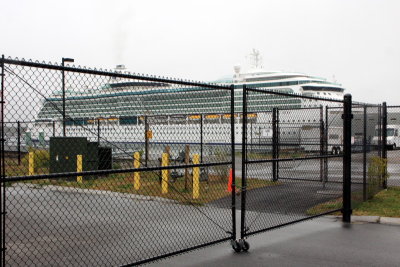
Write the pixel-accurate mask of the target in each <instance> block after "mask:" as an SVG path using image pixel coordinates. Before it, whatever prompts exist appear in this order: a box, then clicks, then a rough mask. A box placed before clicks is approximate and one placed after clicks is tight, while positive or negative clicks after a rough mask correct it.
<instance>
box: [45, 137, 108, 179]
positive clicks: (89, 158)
mask: <svg viewBox="0 0 400 267" xmlns="http://www.w3.org/2000/svg"><path fill="white" fill-rule="evenodd" d="M77 155H82V159H83V164H82V170H83V171H97V170H106V169H111V168H112V152H111V148H107V147H99V144H98V143H97V142H88V141H87V139H86V138H85V137H51V138H50V173H63V172H76V170H77V165H76V161H77V160H76V158H77Z"/></svg>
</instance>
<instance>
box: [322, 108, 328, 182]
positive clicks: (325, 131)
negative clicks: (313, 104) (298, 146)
mask: <svg viewBox="0 0 400 267" xmlns="http://www.w3.org/2000/svg"><path fill="white" fill-rule="evenodd" d="M328 113H329V108H328V106H325V129H324V149H325V155H328V124H329V123H328V118H329V115H328ZM327 181H328V158H324V182H323V186H324V188H325V184H326V182H327Z"/></svg>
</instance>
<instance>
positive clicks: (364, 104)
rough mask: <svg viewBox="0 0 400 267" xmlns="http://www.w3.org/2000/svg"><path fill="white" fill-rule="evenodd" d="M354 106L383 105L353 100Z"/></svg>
mask: <svg viewBox="0 0 400 267" xmlns="http://www.w3.org/2000/svg"><path fill="white" fill-rule="evenodd" d="M352 106H353V107H354V106H361V107H381V106H382V104H370V103H364V102H355V101H353V102H352Z"/></svg>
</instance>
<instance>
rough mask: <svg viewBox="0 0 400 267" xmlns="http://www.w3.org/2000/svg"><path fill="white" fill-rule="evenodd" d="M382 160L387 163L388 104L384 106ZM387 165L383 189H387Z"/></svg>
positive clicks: (384, 103)
mask: <svg viewBox="0 0 400 267" xmlns="http://www.w3.org/2000/svg"><path fill="white" fill-rule="evenodd" d="M382 158H383V159H384V160H385V161H386V162H387V106H386V102H383V104H382ZM386 173H387V163H386V167H385V170H384V174H383V177H384V179H383V183H382V187H383V188H384V189H387V179H386Z"/></svg>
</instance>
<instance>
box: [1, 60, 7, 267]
mask: <svg viewBox="0 0 400 267" xmlns="http://www.w3.org/2000/svg"><path fill="white" fill-rule="evenodd" d="M4 75H5V74H4V55H2V56H1V108H0V112H1V114H0V119H1V125H0V127H1V141H0V150H1V151H0V154H1V164H0V173H1V190H2V192H1V194H2V197H0V206H1V216H0V218H1V239H2V240H1V264H2V266H5V265H6V238H5V236H6V185H5V179H6V171H5V161H4Z"/></svg>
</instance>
